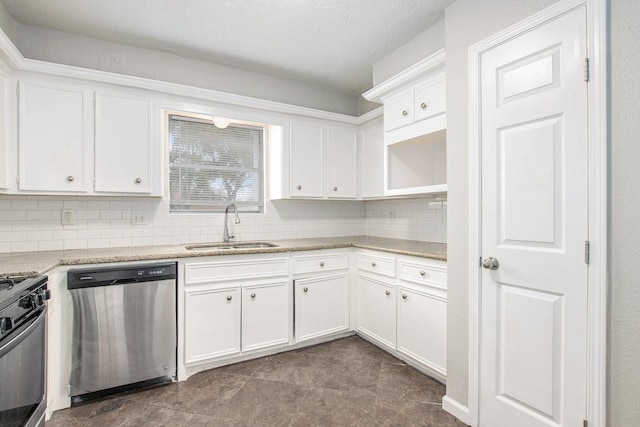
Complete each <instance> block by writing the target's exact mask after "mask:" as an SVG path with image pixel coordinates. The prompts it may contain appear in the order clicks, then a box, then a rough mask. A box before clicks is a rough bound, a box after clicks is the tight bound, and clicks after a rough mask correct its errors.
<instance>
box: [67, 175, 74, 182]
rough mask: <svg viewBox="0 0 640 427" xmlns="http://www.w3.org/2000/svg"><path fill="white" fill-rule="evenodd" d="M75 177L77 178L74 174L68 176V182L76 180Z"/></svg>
mask: <svg viewBox="0 0 640 427" xmlns="http://www.w3.org/2000/svg"><path fill="white" fill-rule="evenodd" d="M74 179H75V178H74V177H73V176H71V175H69V176H68V177H67V182H73V180H74Z"/></svg>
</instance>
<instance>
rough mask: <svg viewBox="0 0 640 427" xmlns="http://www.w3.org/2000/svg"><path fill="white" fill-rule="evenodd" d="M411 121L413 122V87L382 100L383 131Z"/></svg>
mask: <svg viewBox="0 0 640 427" xmlns="http://www.w3.org/2000/svg"><path fill="white" fill-rule="evenodd" d="M411 123H413V89H409V90H407V91H405V92H402V93H401V94H400V95H398V96H396V97H394V98H393V99H389V100H388V101H387V100H385V101H384V130H385V132H388V131H390V130H392V129H396V128H399V127H401V126H406V125H409V124H411Z"/></svg>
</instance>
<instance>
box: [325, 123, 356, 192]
mask: <svg viewBox="0 0 640 427" xmlns="http://www.w3.org/2000/svg"><path fill="white" fill-rule="evenodd" d="M357 144H358V140H357V132H356V130H355V129H354V128H351V127H350V128H346V127H345V128H342V127H328V128H327V162H326V171H327V188H326V189H327V193H326V194H327V197H340V198H347V199H353V198H355V197H356V185H357V184H356V173H355V171H356V153H357Z"/></svg>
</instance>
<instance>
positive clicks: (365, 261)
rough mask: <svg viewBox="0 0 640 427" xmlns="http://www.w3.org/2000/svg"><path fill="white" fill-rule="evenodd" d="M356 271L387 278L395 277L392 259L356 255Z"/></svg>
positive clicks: (394, 265)
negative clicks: (368, 272)
mask: <svg viewBox="0 0 640 427" xmlns="http://www.w3.org/2000/svg"><path fill="white" fill-rule="evenodd" d="M358 269H359V270H364V271H370V272H372V273H377V274H382V275H384V276H389V277H395V275H396V264H395V259H394V258H385V257H379V256H373V255H367V254H358Z"/></svg>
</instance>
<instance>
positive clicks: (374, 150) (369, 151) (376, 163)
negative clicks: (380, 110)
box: [360, 120, 385, 198]
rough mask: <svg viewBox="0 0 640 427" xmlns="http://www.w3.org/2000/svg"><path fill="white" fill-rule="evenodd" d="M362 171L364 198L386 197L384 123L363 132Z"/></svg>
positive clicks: (376, 124)
mask: <svg viewBox="0 0 640 427" xmlns="http://www.w3.org/2000/svg"><path fill="white" fill-rule="evenodd" d="M360 135H361V142H360V143H361V148H362V151H361V152H362V169H361V173H360V180H361V181H360V182H361V183H362V184H361V188H362V197H364V198H369V197H382V196H384V150H385V146H384V129H383V125H382V121H380V120H379V121H377V122H376V123H375V124H373V125H371V126H368V127H366V128H364V129H363V130H362V132H361V133H360Z"/></svg>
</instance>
